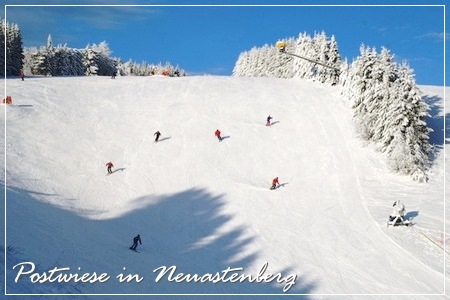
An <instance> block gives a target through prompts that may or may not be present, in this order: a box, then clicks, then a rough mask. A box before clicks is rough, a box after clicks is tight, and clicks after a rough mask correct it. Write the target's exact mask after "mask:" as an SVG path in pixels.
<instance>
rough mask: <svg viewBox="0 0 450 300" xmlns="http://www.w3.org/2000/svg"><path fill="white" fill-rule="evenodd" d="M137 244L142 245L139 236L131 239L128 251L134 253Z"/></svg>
mask: <svg viewBox="0 0 450 300" xmlns="http://www.w3.org/2000/svg"><path fill="white" fill-rule="evenodd" d="M138 243H139V244H141V245H142V241H141V236H140V235H139V234H138V235H137V236H135V237H134V238H133V245H132V246H131V247H130V249H131V250H134V251H136V247H137V246H138Z"/></svg>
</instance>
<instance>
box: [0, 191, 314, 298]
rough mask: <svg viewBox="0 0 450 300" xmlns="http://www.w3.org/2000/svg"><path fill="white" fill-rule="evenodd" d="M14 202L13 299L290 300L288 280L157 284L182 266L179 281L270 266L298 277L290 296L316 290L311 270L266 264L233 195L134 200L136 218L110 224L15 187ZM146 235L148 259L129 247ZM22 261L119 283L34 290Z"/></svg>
mask: <svg viewBox="0 0 450 300" xmlns="http://www.w3.org/2000/svg"><path fill="white" fill-rule="evenodd" d="M6 195H7V223H6V225H7V228H6V229H7V230H6V233H7V238H6V241H7V246H9V245H15V246H16V248H17V249H19V248H20V250H21V251H22V252H21V255H20V257H19V256H18V255H17V254H15V253H13V252H11V253H9V252H8V253H7V257H9V259H8V260H7V262H6V263H7V269H8V272H7V280H6V282H7V292H8V293H30V294H35V293H45V291H47V292H48V293H49V294H51V293H83V294H87V293H93V294H111V293H120V294H134V295H136V294H137V295H142V294H232V295H235V296H238V295H240V294H271V295H273V296H272V297H273V298H274V297H275V295H282V294H285V293H283V287H284V286H285V284H286V283H287V281H284V282H281V283H276V281H273V282H271V283H257V282H253V283H251V282H249V281H248V280H244V282H235V283H230V282H221V281H220V282H218V283H212V282H205V283H201V282H197V283H195V282H190V283H189V282H186V281H183V282H170V281H169V280H168V275H166V276H165V277H163V278H162V279H161V280H160V281H159V282H155V280H156V277H157V275H158V274H159V273H158V272H159V271H154V270H155V269H158V268H160V267H163V266H166V267H171V266H176V272H175V274H178V273H184V274H192V275H193V274H199V275H200V276H201V275H204V274H208V273H209V274H216V273H219V274H222V273H223V271H225V270H227V269H228V268H243V271H239V272H238V273H239V274H245V275H252V276H256V275H257V274H258V272H259V271H260V269H261V268H262V267H263V265H264V263H265V262H266V261H267V262H269V263H268V267H267V271H266V272H265V274H268V273H272V274H277V273H281V275H282V277H284V279H285V280H287V277H289V276H290V275H297V278H296V280H295V285H293V286H292V288H291V289H290V290H289V291H288V292H287V293H288V294H312V293H313V292H314V287H315V283H314V282H313V280H311V279H309V278H307V277H306V275H305V274H304V272H303V270H299V269H294V267H293V266H291V267H286V268H284V269H280V268H279V267H277V266H276V265H274V264H273V260H274V258H273V257H264V256H263V254H262V253H259V252H256V251H255V250H254V248H253V247H252V244H254V243H255V242H256V240H257V239H258V236H255V235H254V234H253V233H251V231H249V230H247V226H245V224H241V225H237V223H236V222H235V221H233V219H234V216H233V215H230V214H227V213H225V212H224V208H225V205H226V201H225V199H224V198H225V197H226V195H223V194H221V195H213V194H211V193H209V192H208V191H207V190H206V189H202V188H192V189H188V190H185V191H181V192H178V193H174V194H167V195H146V196H142V197H140V198H137V199H134V200H132V201H131V203H130V204H129V205H131V206H132V208H133V209H132V211H130V212H128V213H124V214H123V215H120V216H117V217H113V218H110V219H103V220H96V219H93V218H95V216H94V214H95V212H90V214H89V217H87V215H88V214H86V213H83V215H79V214H77V213H74V212H72V211H68V210H63V209H61V208H58V207H56V206H53V205H49V204H46V203H43V202H42V201H40V200H37V199H36V198H35V197H34V196H33V192H30V191H25V190H22V189H18V188H14V187H7V191H6ZM47 225H48V228H47V229H45V230H42V229H41V230H37V229H36V226H47ZM43 232H45V236H42V233H43ZM138 233H139V234H140V235H141V238H142V245H139V246H138V251H139V252H140V253H138V254H136V253H134V252H132V251H130V250H128V247H129V246H130V245H131V242H132V238H133V236H135V235H136V234H138ZM55 246H57V247H55ZM31 249H33V250H34V249H39V251H37V250H34V251H31ZM47 253H48V254H50V255H48V254H47ZM33 255H34V256H36V257H33ZM17 261H35V262H36V269H37V271H40V272H43V271H45V270H50V269H52V268H54V267H70V268H71V270H76V268H78V267H81V268H82V269H83V270H84V271H90V272H94V271H96V272H98V273H102V272H108V274H110V275H111V279H110V280H109V281H107V282H105V283H96V284H82V283H78V284H42V285H41V284H38V285H30V284H29V283H27V281H26V280H20V281H19V282H18V283H15V282H14V279H15V276H16V274H17V271H13V270H12V266H13V264H14V263H13V262H17ZM124 267H126V269H127V271H126V272H125V273H126V274H140V275H141V276H143V277H144V280H143V281H142V282H139V283H138V282H130V283H118V281H117V280H116V279H115V276H116V275H117V274H119V273H120V272H123V268H124ZM114 272H116V273H114ZM127 272H129V273H127ZM28 282H29V281H28ZM192 297H193V298H192V299H195V298H196V296H192ZM229 297H230V296H228V297H227V296H223V298H229ZM183 298H185V297H183ZM247 298H249V299H259V298H260V297H259V296H254V298H252V297H248V296H247V297H246V299H247ZM307 298H309V297H308V295H304V298H303V299H307ZM213 299H220V297H217V296H215V297H213Z"/></svg>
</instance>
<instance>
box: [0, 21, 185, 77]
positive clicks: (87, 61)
mask: <svg viewBox="0 0 450 300" xmlns="http://www.w3.org/2000/svg"><path fill="white" fill-rule="evenodd" d="M0 23H1V27H0V41H1V42H0V43H1V44H0V70H1V71H0V72H1V75H2V76H5V74H6V75H7V76H18V75H19V74H20V71H21V70H24V72H25V73H26V74H32V75H45V76H83V75H87V76H95V75H99V76H112V75H120V76H129V75H134V76H148V75H167V76H186V75H187V73H186V72H185V71H184V70H183V69H181V68H180V67H178V66H173V65H171V64H170V63H165V64H161V63H159V64H149V63H146V62H142V63H136V62H133V61H131V60H129V61H127V62H122V60H121V59H120V58H115V57H111V53H112V51H111V50H110V49H109V46H108V44H107V43H106V42H105V41H103V42H101V43H100V44H98V45H96V44H93V45H87V46H86V48H84V49H74V48H69V47H68V46H67V45H57V46H54V45H53V41H52V38H51V35H49V36H48V39H47V44H46V45H45V46H41V47H39V48H36V47H30V48H23V45H22V35H21V32H20V28H19V26H18V25H17V24H9V23H7V22H6V21H5V20H1V19H0ZM5 41H6V44H5ZM5 53H6V67H5Z"/></svg>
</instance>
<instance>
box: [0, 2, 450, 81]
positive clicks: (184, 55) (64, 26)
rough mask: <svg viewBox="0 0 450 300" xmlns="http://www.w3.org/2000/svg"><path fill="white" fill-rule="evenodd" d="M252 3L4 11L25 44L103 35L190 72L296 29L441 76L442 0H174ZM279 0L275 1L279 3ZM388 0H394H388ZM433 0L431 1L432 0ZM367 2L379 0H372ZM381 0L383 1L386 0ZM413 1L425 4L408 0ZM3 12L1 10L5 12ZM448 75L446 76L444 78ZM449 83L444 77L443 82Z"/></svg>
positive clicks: (229, 66) (420, 77) (126, 49)
mask: <svg viewBox="0 0 450 300" xmlns="http://www.w3.org/2000/svg"><path fill="white" fill-rule="evenodd" d="M184 2H186V4H187V3H189V4H194V3H199V4H218V3H222V4H225V3H226V4H243V3H248V4H252V6H249V7H242V6H231V7H230V6H227V7H224V6H220V7H217V6H213V7H212V6H201V7H198V6H190V7H184V6H169V7H168V6H160V5H168V4H169V5H173V4H176V2H174V1H149V0H147V1H144V0H141V1H140V0H134V1H117V0H110V1H108V0H102V1H100V0H99V1H95V0H81V1H80V0H78V1H75V0H73V1H64V0H59V1H58V0H40V1H33V0H6V4H7V5H17V4H28V5H36V4H51V5H67V4H82V5H89V4H91V5H92V4H101V5H107V4H135V5H143V4H153V5H155V6H129V7H123V6H120V7H111V6H97V7H86V6H84V7H81V6H78V7H69V6H54V7H50V6H46V7H32V6H19V7H18V6H7V7H6V19H7V21H8V22H12V23H16V24H18V25H19V26H20V29H21V32H22V37H23V43H24V46H25V47H28V46H41V45H45V44H46V41H47V36H48V35H49V34H51V36H52V38H53V43H54V44H67V45H68V46H69V47H72V48H84V47H85V46H86V45H87V44H88V43H91V44H92V43H96V44H98V43H100V42H102V41H106V42H107V43H108V44H109V46H110V49H111V50H112V51H113V53H112V55H113V56H115V57H120V58H122V60H124V61H126V60H128V59H132V60H134V61H137V62H141V61H147V62H149V63H158V62H162V63H165V62H170V63H172V64H174V65H179V66H180V67H181V68H183V69H185V70H186V71H188V72H189V73H191V74H204V73H208V74H217V75H230V74H231V73H232V70H233V67H234V64H235V62H236V60H237V58H238V56H239V54H240V53H241V52H243V51H246V50H249V49H251V48H252V47H254V46H258V47H259V46H262V45H264V44H274V43H275V42H276V41H277V40H278V39H282V38H286V37H296V36H297V35H298V34H299V33H301V32H306V33H308V34H310V35H314V32H315V31H322V30H323V31H325V33H326V34H327V36H331V35H334V36H335V37H336V40H337V42H338V46H339V50H340V53H341V55H342V57H343V58H347V59H348V60H349V61H352V60H353V58H355V57H357V56H358V54H359V47H360V45H361V44H365V45H368V46H371V47H376V48H377V49H378V50H380V48H381V47H382V46H384V47H386V48H388V49H390V50H391V52H392V53H393V54H395V57H396V59H397V60H398V61H399V62H401V61H407V62H408V63H409V64H410V66H411V67H412V68H413V69H414V70H415V73H416V79H417V82H418V83H419V84H425V85H443V84H444V68H445V66H444V41H445V40H446V39H448V37H449V34H448V33H447V34H445V25H444V20H445V18H444V12H445V9H444V7H443V6H430V5H429V4H436V5H442V4H443V3H444V1H422V2H418V1H408V2H406V1H396V2H395V4H404V5H407V6H399V7H395V6H367V4H368V3H369V2H368V1H356V0H355V1H351V0H350V1H347V2H343V1H329V2H328V3H327V4H330V2H331V3H332V4H333V5H342V4H358V3H359V4H362V5H364V6H285V5H283V6H281V3H285V4H294V3H295V4H307V3H310V4H320V3H322V4H325V2H323V1H322V2H318V1H309V2H305V1H287V0H286V1H284V2H280V1H271V2H270V3H275V4H276V5H277V6H270V7H266V6H254V5H255V4H256V3H257V4H259V5H260V4H268V3H269V2H268V1H264V0H261V1H247V2H243V1H237V0H236V1H227V2H224V1H202V2H194V1H181V0H180V1H178V2H177V3H179V4H184ZM277 2H280V4H278V3H277ZM387 2H388V3H389V4H393V2H392V1H387ZM431 2H433V3H431ZM371 3H372V4H381V3H380V2H378V3H376V2H374V1H372V2H371ZM384 3H386V2H384ZM411 4H428V5H427V6H412V5H411ZM3 18H4V17H3ZM447 82H448V81H447ZM447 85H448V84H447Z"/></svg>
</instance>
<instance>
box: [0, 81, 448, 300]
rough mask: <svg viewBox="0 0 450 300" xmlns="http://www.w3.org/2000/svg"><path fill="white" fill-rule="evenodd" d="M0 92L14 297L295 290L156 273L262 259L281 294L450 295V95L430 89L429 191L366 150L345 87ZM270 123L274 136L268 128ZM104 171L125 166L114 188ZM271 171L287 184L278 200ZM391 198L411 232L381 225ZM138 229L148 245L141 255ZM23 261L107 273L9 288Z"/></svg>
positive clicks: (165, 84)
mask: <svg viewBox="0 0 450 300" xmlns="http://www.w3.org/2000/svg"><path fill="white" fill-rule="evenodd" d="M1 85H2V87H3V88H5V87H6V94H7V95H11V96H12V97H13V105H12V106H7V107H5V106H3V107H2V112H4V110H5V109H6V114H3V113H2V116H1V120H2V121H3V122H4V123H5V124H6V135H4V136H6V141H5V145H2V147H4V146H6V149H4V151H6V160H5V161H4V162H2V164H6V178H5V174H4V175H2V181H3V182H5V181H6V214H5V215H6V247H7V248H6V249H7V255H6V262H5V263H6V268H5V269H6V292H7V293H12V294H65V293H71V294H72V293H80V294H123V296H122V298H123V299H128V298H131V299H135V298H133V297H131V296H125V295H126V294H283V293H285V292H283V287H285V286H286V285H285V284H286V282H279V283H277V282H276V280H274V281H272V282H270V283H257V282H249V281H248V280H244V281H243V282H236V283H230V282H223V281H220V282H218V283H211V282H206V283H199V282H198V283H195V282H187V281H183V282H170V281H169V278H168V276H165V277H163V278H161V279H160V280H159V282H155V281H156V278H157V276H158V272H157V271H154V270H155V269H157V268H159V267H161V266H167V267H170V266H176V268H177V273H180V272H181V273H185V274H199V275H203V274H207V273H211V274H215V273H217V272H219V273H220V272H222V271H223V270H226V269H227V268H243V271H242V272H241V273H244V274H249V275H257V274H258V272H261V271H260V270H261V268H262V266H263V265H264V264H265V263H267V270H266V272H265V273H266V274H267V273H275V274H276V273H278V272H279V273H280V274H281V275H282V276H284V277H285V278H286V277H287V276H289V275H296V280H295V285H293V286H292V287H291V288H290V289H289V290H288V291H287V292H286V293H289V294H308V296H306V298H312V299H314V298H321V299H328V298H329V297H331V296H330V295H336V294H338V295H342V296H341V298H345V299H350V298H354V299H361V298H362V297H363V295H374V296H373V297H371V299H374V298H375V299H398V296H395V294H396V295H398V294H401V295H404V294H405V295H408V298H409V299H429V298H430V297H431V295H436V294H443V293H444V283H447V286H448V279H445V278H444V273H445V272H446V271H447V270H445V269H444V268H445V264H444V263H445V259H446V258H448V255H447V256H446V255H445V253H444V251H443V250H442V249H441V248H439V246H444V245H445V240H446V239H447V236H445V235H444V234H443V232H444V226H445V222H444V221H445V216H446V215H447V219H446V220H447V221H448V216H449V214H448V213H447V214H445V212H448V210H445V209H444V207H445V206H444V178H445V176H444V175H445V169H444V150H443V147H444V138H443V126H444V118H445V112H444V100H443V99H444V89H443V88H439V87H422V89H423V91H424V93H425V95H426V99H427V102H429V104H430V106H431V116H430V119H429V124H430V126H432V127H433V128H434V130H435V132H434V133H433V135H432V141H433V143H434V144H435V145H436V149H437V155H436V158H435V161H434V165H433V169H432V172H431V174H430V181H429V182H428V183H427V184H418V183H415V182H412V181H411V180H410V179H409V178H408V177H405V176H400V175H396V174H392V173H390V172H389V170H388V169H387V167H386V165H385V164H384V162H383V158H382V156H381V154H379V153H377V152H375V151H374V150H373V147H372V146H367V145H364V144H363V143H362V142H361V141H360V140H358V139H357V138H356V136H355V134H354V131H353V127H352V122H351V111H350V109H349V107H350V104H349V103H348V102H347V101H346V100H344V99H342V98H341V96H340V94H339V90H338V88H337V87H328V86H324V85H320V84H318V83H314V82H309V81H302V80H298V79H296V80H284V79H273V78H234V77H215V76H199V77H185V78H167V77H158V76H155V77H117V78H116V79H115V80H112V79H110V78H108V77H75V78H70V77H67V78H26V80H25V81H24V82H22V81H20V80H17V79H7V80H6V82H5V80H2V84H1ZM3 92H4V91H2V93H3ZM269 114H270V115H272V116H273V118H274V119H273V122H274V123H275V124H274V125H272V126H270V127H266V126H265V119H266V117H267V115H269ZM5 115H6V121H5ZM216 129H219V130H221V132H222V136H223V137H225V139H224V140H223V141H222V142H218V141H217V139H216V138H215V137H214V131H215V130H216ZM3 130H5V129H4V128H2V131H3ZM157 130H159V131H160V132H161V133H162V136H161V138H160V142H158V143H154V142H153V140H154V136H153V133H154V132H156V131H157ZM2 133H4V132H2ZM108 161H112V162H113V163H114V166H115V168H113V170H114V173H113V174H112V175H109V176H106V166H105V164H106V163H107V162H108ZM276 176H278V177H279V179H280V182H281V183H282V187H280V188H279V189H277V190H275V191H270V190H269V187H270V184H271V180H272V179H273V178H274V177H276ZM2 189H3V188H2ZM395 200H402V201H403V203H404V204H405V206H406V210H407V212H408V214H407V216H408V217H410V218H412V220H413V222H415V223H416V224H415V226H414V227H413V228H387V227H386V219H387V217H388V215H389V214H390V212H391V207H392V203H393V202H394V201H395ZM446 223H448V222H446ZM447 228H448V227H447ZM137 233H140V234H141V237H142V242H143V245H142V246H139V247H138V250H139V251H140V253H133V252H132V251H130V250H128V247H129V246H130V245H131V241H132V238H133V236H134V235H136V234H137ZM427 238H430V239H431V240H432V241H434V242H435V243H436V244H433V243H432V242H431V241H430V240H428V239H427ZM439 239H440V241H441V242H440V241H439ZM447 251H449V250H448V249H447ZM21 262H33V263H35V265H36V271H37V272H40V273H42V272H46V271H48V270H50V269H52V268H54V267H69V268H70V269H71V270H72V271H73V272H78V273H80V274H82V273H83V272H91V273H92V272H97V273H108V274H109V275H111V279H110V280H108V281H107V282H104V283H94V284H84V283H60V284H57V283H43V284H38V283H31V282H30V279H29V277H28V276H26V275H23V276H21V277H20V278H19V279H18V282H15V279H16V276H17V275H18V267H16V268H15V269H13V266H15V265H17V264H19V263H21ZM78 268H80V269H81V270H78ZM124 268H126V270H124ZM127 272H128V273H129V274H139V275H141V276H142V277H143V278H144V279H143V281H142V282H139V283H137V282H130V283H119V282H118V280H116V278H115V276H116V275H117V274H120V273H127ZM128 273H127V274H128ZM86 298H90V297H89V296H86ZM218 298H220V297H215V298H214V299H218ZM256 298H258V297H256ZM438 298H441V299H445V296H440V297H438ZM51 299H55V298H51ZM64 299H66V298H64Z"/></svg>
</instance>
